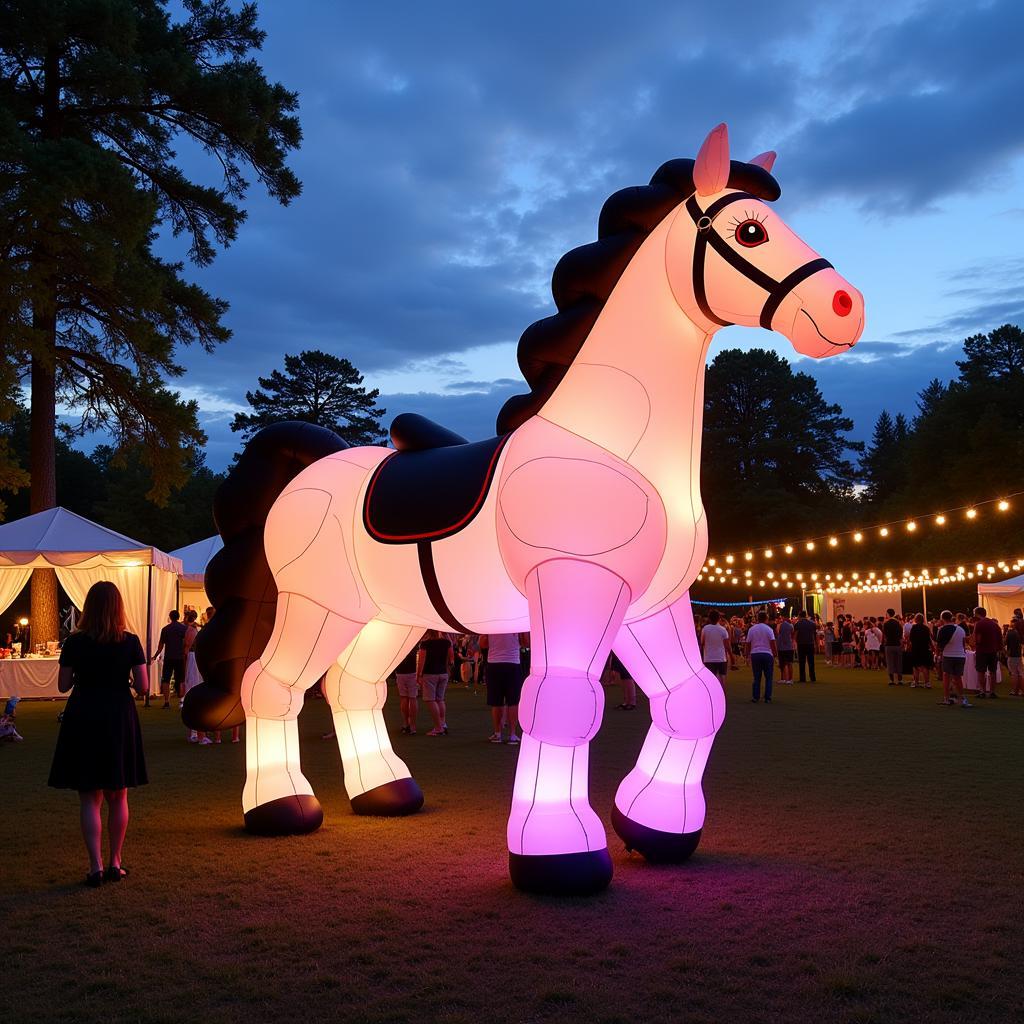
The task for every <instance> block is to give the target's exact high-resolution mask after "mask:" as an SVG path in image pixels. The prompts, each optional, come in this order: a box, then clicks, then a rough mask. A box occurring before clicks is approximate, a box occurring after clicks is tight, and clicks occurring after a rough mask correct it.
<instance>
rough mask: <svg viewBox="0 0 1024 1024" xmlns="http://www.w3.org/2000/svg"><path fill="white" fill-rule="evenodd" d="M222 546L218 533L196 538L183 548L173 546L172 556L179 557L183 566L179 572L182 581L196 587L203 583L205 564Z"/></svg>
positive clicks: (222, 542)
mask: <svg viewBox="0 0 1024 1024" xmlns="http://www.w3.org/2000/svg"><path fill="white" fill-rule="evenodd" d="M222 547H224V541H223V540H221V537H220V534H219V533H215V534H214V535H213V536H212V537H207V538H206V539H205V540H197V541H196V542H195V543H194V544H187V545H186V546H185V547H183V548H175V550H174V551H172V552H171V557H172V558H180V559H181V564H182V566H183V571H182V573H181V578H182V582H183V583H185V584H189V583H191V584H192V585H193V586H194V587H196V588H201V587H202V585H203V577H204V576H205V575H206V566H207V564H208V563H209V561H210V559H211V558H213V556H214V555H215V554H217V552H218V551H220V549H221V548H222Z"/></svg>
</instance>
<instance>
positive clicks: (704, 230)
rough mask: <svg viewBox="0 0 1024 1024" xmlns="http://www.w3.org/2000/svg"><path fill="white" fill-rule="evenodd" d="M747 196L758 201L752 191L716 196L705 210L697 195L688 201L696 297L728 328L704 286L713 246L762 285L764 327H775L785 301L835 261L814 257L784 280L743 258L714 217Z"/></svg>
mask: <svg viewBox="0 0 1024 1024" xmlns="http://www.w3.org/2000/svg"><path fill="white" fill-rule="evenodd" d="M744 199H753V200H756V201H758V202H760V200H758V198H757V196H755V195H751V193H749V192H732V193H730V194H729V195H727V196H722V198H721V199H716V200H715V202H713V203H712V204H711V205H710V206H709V207H708V208H707V209H706V210H702V209H701V208H700V204H699V203H698V202H697V197H696V196H695V195H692V196H690V198H689V199H687V200H686V210H687V213H689V215H690V217H691V218H692V219H693V223H694V224H695V225H696V227H697V238H696V240H695V241H694V245H693V296H694V298H695V299H696V300H697V306H698V307H699V308H700V311H701V312H702V313H703V314H704V316H706V317H707V318H708V319H709V320H710V321H711V322H712V323H715V324H718V325H719V326H721V327H729V326H730V324H731V323H732V321H730V320H723V319H722V318H721V317H720V316H718V314H717V313H715V311H714V310H713V309H712V308H711V306H710V305H709V304H708V295H707V291H706V289H705V287H704V268H705V265H706V263H707V248H708V246H709V245H710V246H711V248H712V249H714V250H715V252H717V253H718V255H719V256H721V257H722V259H724V260H725V261H726V263H728V264H729V265H730V266H731V267H733V268H735V269H736V270H738V271H739V272H740V273H741V274H742V275H743V276H744V277H745V278H746V279H747V280H748V281H753V282H754V284H756V285H757V286H758V287H759V288H762V289H763V290H764V291H766V292H767V293H768V298H767V299H765V303H764V305H763V306H762V307H761V316H760V321H761V326H762V327H763V328H765V330H768V331H770V330H771V329H772V318H773V317H774V316H775V313H776V312H777V310H778V308H779V306H780V305H781V304H782V300H783V299H785V297H786V296H787V295H788V294H789V293H790V292H791V291H792V290H793V289H794V288H795V287H796V286H797V285H798V284H799V283H800V282H801V281H806V280H807V278H809V277H810V276H811V275H812V274H816V273H818V271H819V270H829V269H831V267H832V264H831V263H829V261H828V260H826V259H821V258H819V259H816V260H811V261H810V262H809V263H805V264H804V265H803V266H801V267H797V269H796V270H794V271H793V272H792V273H791V274H787V275H786V277H784V278H783V279H782V280H781V281H776V280H775V278H774V277H771V276H769V275H768V274H766V273H765V272H764V271H763V270H762V269H761V268H760V267H756V266H754V264H753V263H751V262H750V261H749V260H747V259H744V257H743V256H741V255H740V254H739V253H738V252H737V251H736V250H735V249H734V248H733V247H732V246H731V245H730V244H729V243H728V242H727V241H726V240H725V239H724V238H723V237H722V236H721V235H720V234H719V233H718V232H717V231H715V230H714V229H713V227H712V225H713V224H714V220H715V218H716V217H717V216H718V215H719V214H720V213H721V212H722V210H724V209H725V208H726V207H727V206H730V205H731V204H732V203H736V202H740V201H741V200H744Z"/></svg>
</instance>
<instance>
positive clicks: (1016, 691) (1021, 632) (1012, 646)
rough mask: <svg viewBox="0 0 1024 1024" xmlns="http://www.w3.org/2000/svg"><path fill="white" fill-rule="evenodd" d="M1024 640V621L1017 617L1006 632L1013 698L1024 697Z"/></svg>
mask: <svg viewBox="0 0 1024 1024" xmlns="http://www.w3.org/2000/svg"><path fill="white" fill-rule="evenodd" d="M1022 639H1024V620H1022V619H1021V618H1020V616H1019V615H1015V616H1014V617H1013V618H1012V619H1011V620H1010V628H1009V629H1007V631H1006V636H1005V638H1004V641H1003V642H1004V643H1005V645H1006V672H1007V675H1009V677H1010V685H1011V686H1012V687H1013V689H1012V690H1010V696H1011V697H1021V696H1024V671H1022V668H1021V640H1022Z"/></svg>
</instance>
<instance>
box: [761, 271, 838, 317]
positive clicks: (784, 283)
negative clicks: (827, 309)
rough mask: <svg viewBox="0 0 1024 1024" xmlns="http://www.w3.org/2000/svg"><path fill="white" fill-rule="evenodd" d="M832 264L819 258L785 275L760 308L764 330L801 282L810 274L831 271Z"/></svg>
mask: <svg viewBox="0 0 1024 1024" xmlns="http://www.w3.org/2000/svg"><path fill="white" fill-rule="evenodd" d="M832 269H834V268H833V266H832V264H831V263H829V261H828V260H826V259H824V258H822V257H819V258H818V259H816V260H811V261H810V263H805V264H804V265H803V266H802V267H797V268H796V270H794V271H793V273H792V274H787V275H786V277H784V278H783V279H782V280H781V281H780V282H779V283H778V284H777V285H776V286H775V287H774V288H773V289H772V291H771V293H770V294H769V296H768V301H767V302H766V303H765V304H764V305H763V306H762V307H761V326H762V327H763V328H764V329H765V330H766V331H770V330H771V329H772V319H773V317H774V316H775V313H776V312H777V310H778V308H779V306H780V305H782V300H783V299H784V298H785V297H786V296H787V295H788V294H789V293H790V292H791V291H792V290H793V289H794V288H795V287H796V286H797V285H798V284H799V283H800V282H801V281H806V280H807V278H809V277H810V276H811V275H812V274H816V273H817V272H818V271H819V270H832Z"/></svg>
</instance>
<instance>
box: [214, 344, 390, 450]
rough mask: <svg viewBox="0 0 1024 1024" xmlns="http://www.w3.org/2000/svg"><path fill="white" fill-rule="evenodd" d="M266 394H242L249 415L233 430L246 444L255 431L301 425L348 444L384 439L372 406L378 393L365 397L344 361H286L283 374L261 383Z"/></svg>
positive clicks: (305, 355) (308, 355)
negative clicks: (312, 425)
mask: <svg viewBox="0 0 1024 1024" xmlns="http://www.w3.org/2000/svg"><path fill="white" fill-rule="evenodd" d="M258 379H259V384H260V387H261V388H263V389H264V390H262V391H249V392H246V396H245V399H246V401H247V402H248V403H249V405H251V406H252V409H253V411H252V412H251V413H243V412H240V413H236V414H235V418H234V419H233V420H232V422H231V429H232V430H236V431H241V432H242V436H243V437H244V438H245V439H246V440H248V439H249V438H250V437H252V435H253V434H255V433H256V431H258V430H261V429H262V428H263V427H266V426H269V425H270V424H271V423H277V422H279V421H281V420H301V421H302V422H304V423H316V424H317V425H318V426H321V427H328V428H329V429H331V430H333V431H334V432H335V433H337V434H340V435H341V437H343V438H344V439H345V440H346V441H348V443H349V444H352V445H360V444H376V443H378V442H379V441H380V440H381V438H382V436H383V434H384V428H383V427H382V426H381V423H380V417H381V416H383V415H384V412H385V410H384V409H378V408H377V407H376V406H375V405H374V402H376V400H377V399H378V398H379V397H380V392H379V391H378V390H377V389H376V388H374V389H373V391H367V390H366V388H365V387H364V386H363V375H362V374H361V373H360V372H359V371H358V370H357V369H356V368H355V367H354V366H353V365H352V364H351V363H350V362H349V361H348V360H347V359H342V358H339V357H338V356H333V355H331V354H330V353H328V352H320V351H319V350H312V351H307V352H301V353H300V354H299V355H297V356H285V357H284V372H283V373H282V372H281V371H280V370H274V372H273V373H271V375H270V376H269V377H260V378H258Z"/></svg>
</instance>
